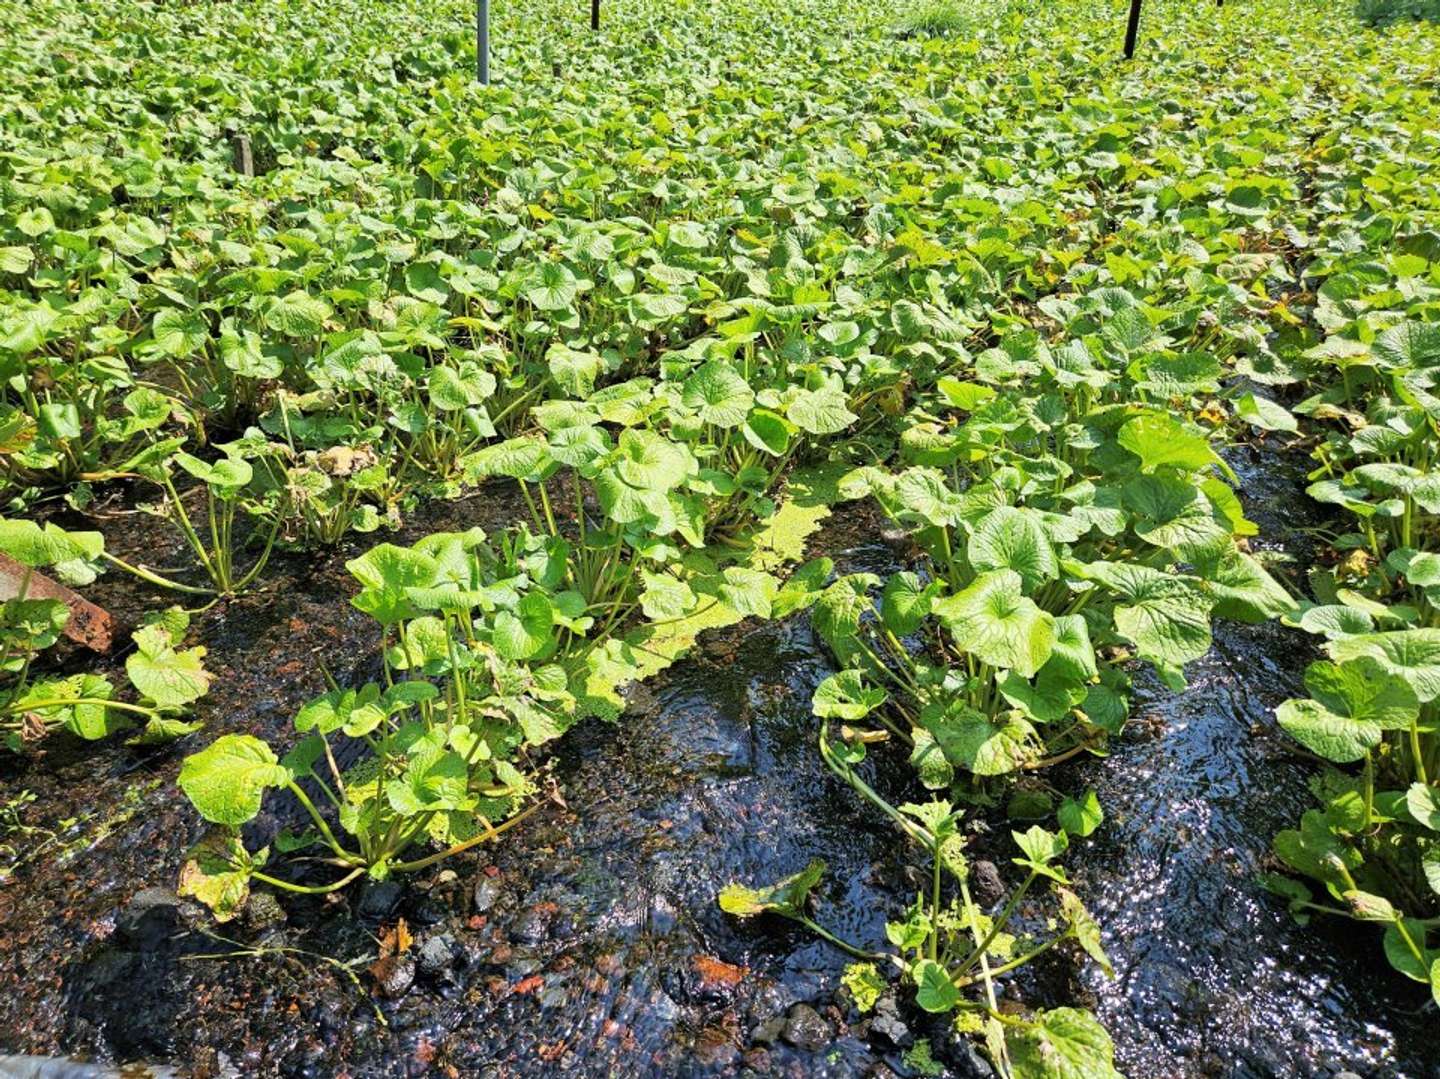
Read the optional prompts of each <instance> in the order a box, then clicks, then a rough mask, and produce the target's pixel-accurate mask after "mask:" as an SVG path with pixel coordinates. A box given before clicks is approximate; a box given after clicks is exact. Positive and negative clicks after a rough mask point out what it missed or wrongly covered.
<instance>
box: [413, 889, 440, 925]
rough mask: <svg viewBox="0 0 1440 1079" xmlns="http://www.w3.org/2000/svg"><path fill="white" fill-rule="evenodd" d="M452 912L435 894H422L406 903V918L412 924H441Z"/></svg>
mask: <svg viewBox="0 0 1440 1079" xmlns="http://www.w3.org/2000/svg"><path fill="white" fill-rule="evenodd" d="M449 914H450V911H449V909H448V908H447V907H446V906H445V904H444V903H441V902H440V901H439V900H438V899H436V898H435V897H434V896H428V895H427V896H422V897H421V898H419V899H417V900H416V901H415V902H414V903H409V904H406V920H407V921H409V922H410V924H412V925H439V924H440V923H441V922H443V921H444V920H445V919H446V918H447V917H448V916H449Z"/></svg>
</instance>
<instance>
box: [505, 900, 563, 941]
mask: <svg viewBox="0 0 1440 1079" xmlns="http://www.w3.org/2000/svg"><path fill="white" fill-rule="evenodd" d="M556 909H557V908H556V906H555V904H554V903H535V904H533V905H532V906H530V907H529V908H527V909H526V910H525V911H524V912H523V913H522V914H521V915H520V919H519V921H518V922H517V923H516V924H515V928H514V929H513V930H511V932H510V939H511V940H513V941H515V943H517V944H539V943H540V942H541V941H543V940H545V939H546V938H547V937H549V936H550V926H551V924H552V923H553V922H554V921H555V913H556Z"/></svg>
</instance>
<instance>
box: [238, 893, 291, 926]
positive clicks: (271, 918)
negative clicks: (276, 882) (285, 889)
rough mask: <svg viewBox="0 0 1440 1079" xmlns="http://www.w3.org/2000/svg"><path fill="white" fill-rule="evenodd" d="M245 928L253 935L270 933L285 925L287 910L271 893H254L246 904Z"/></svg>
mask: <svg viewBox="0 0 1440 1079" xmlns="http://www.w3.org/2000/svg"><path fill="white" fill-rule="evenodd" d="M244 921H245V928H246V929H248V930H250V932H252V933H256V934H261V933H268V932H271V931H273V930H276V929H279V928H280V927H281V926H283V925H284V924H285V908H284V907H282V906H280V901H279V900H278V899H276V898H275V896H273V895H272V894H271V893H269V892H252V893H251V894H250V898H249V900H247V901H246V903H245V912H244Z"/></svg>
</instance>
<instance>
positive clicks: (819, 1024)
mask: <svg viewBox="0 0 1440 1079" xmlns="http://www.w3.org/2000/svg"><path fill="white" fill-rule="evenodd" d="M784 1038H785V1040H786V1041H787V1042H789V1043H790V1044H791V1045H793V1046H795V1048H796V1049H808V1050H810V1051H811V1052H814V1051H816V1050H819V1049H823V1048H824V1047H825V1046H827V1045H829V1044H830V1042H831V1040H832V1039H833V1038H834V1032H833V1031H832V1030H831V1029H830V1024H829V1023H827V1022H825V1020H824V1019H822V1018H820V1013H819V1012H817V1011H816V1010H815V1009H814V1008H812V1007H810V1005H808V1004H797V1005H795V1007H793V1008H791V1009H790V1014H789V1016H788V1017H787V1018H786V1020H785V1031H784Z"/></svg>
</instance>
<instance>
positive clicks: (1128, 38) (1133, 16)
mask: <svg viewBox="0 0 1440 1079" xmlns="http://www.w3.org/2000/svg"><path fill="white" fill-rule="evenodd" d="M1139 32H1140V0H1130V22H1129V24H1128V25H1127V26H1126V27H1125V59H1127V60H1129V59H1130V58H1131V57H1132V56H1134V55H1135V35H1136V34H1137V33H1139Z"/></svg>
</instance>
